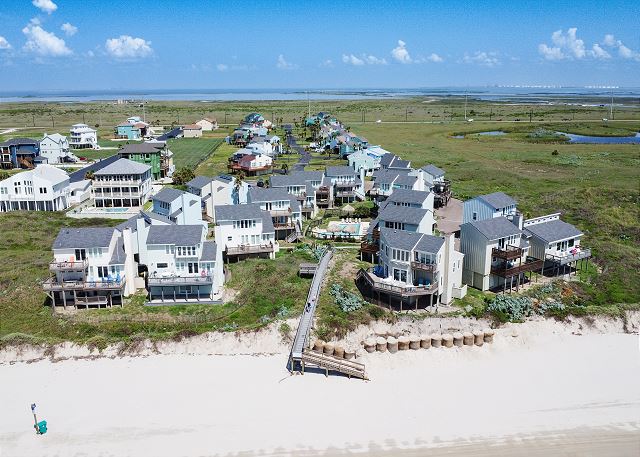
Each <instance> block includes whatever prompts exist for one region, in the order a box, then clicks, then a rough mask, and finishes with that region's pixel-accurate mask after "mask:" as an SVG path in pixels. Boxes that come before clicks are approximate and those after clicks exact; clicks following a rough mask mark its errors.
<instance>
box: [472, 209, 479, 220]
mask: <svg viewBox="0 0 640 457" xmlns="http://www.w3.org/2000/svg"><path fill="white" fill-rule="evenodd" d="M472 218H473V220H474V221H477V220H478V213H477V212H475V211H474V212H473V216H472Z"/></svg>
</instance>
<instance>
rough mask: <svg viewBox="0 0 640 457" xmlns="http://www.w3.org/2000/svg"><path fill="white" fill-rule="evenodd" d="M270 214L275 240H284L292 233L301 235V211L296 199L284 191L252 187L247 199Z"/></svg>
mask: <svg viewBox="0 0 640 457" xmlns="http://www.w3.org/2000/svg"><path fill="white" fill-rule="evenodd" d="M247 201H248V202H249V203H255V204H258V205H259V206H260V209H261V210H263V211H267V212H269V214H271V219H272V221H273V226H274V228H275V233H276V239H277V240H283V239H286V238H287V236H288V235H290V234H291V233H292V232H293V233H297V234H298V235H301V232H302V211H301V208H300V203H299V202H298V200H297V198H296V197H295V196H293V195H291V194H290V193H288V192H287V191H286V190H284V189H280V188H265V187H252V188H250V189H249V195H248V198H247Z"/></svg>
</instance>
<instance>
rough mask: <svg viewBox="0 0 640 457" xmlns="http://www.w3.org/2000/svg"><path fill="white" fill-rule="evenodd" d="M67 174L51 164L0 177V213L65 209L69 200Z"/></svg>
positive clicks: (69, 190)
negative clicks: (3, 177)
mask: <svg viewBox="0 0 640 457" xmlns="http://www.w3.org/2000/svg"><path fill="white" fill-rule="evenodd" d="M70 194H71V188H70V185H69V176H68V175H67V173H65V172H64V171H63V170H60V169H59V168H56V167H54V166H51V165H40V166H38V167H36V168H34V169H32V170H25V171H23V172H20V173H15V174H13V175H11V176H9V177H8V178H7V179H5V180H2V181H0V213H4V212H9V211H64V210H66V209H67V208H69V206H71V204H72V197H71V195H70Z"/></svg>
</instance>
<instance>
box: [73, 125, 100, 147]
mask: <svg viewBox="0 0 640 457" xmlns="http://www.w3.org/2000/svg"><path fill="white" fill-rule="evenodd" d="M97 145H98V132H97V131H96V130H95V129H92V128H91V127H89V126H88V125H87V124H74V125H72V126H71V129H70V130H69V146H71V148H72V149H85V148H95V147H96V146H97Z"/></svg>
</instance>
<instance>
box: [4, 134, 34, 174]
mask: <svg viewBox="0 0 640 457" xmlns="http://www.w3.org/2000/svg"><path fill="white" fill-rule="evenodd" d="M39 155H40V143H39V142H38V140H34V139H31V138H11V139H10V140H7V141H4V142H2V143H0V167H1V168H2V169H4V170H11V169H13V168H33V167H34V166H35V165H36V158H37V157H38V156H39Z"/></svg>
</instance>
